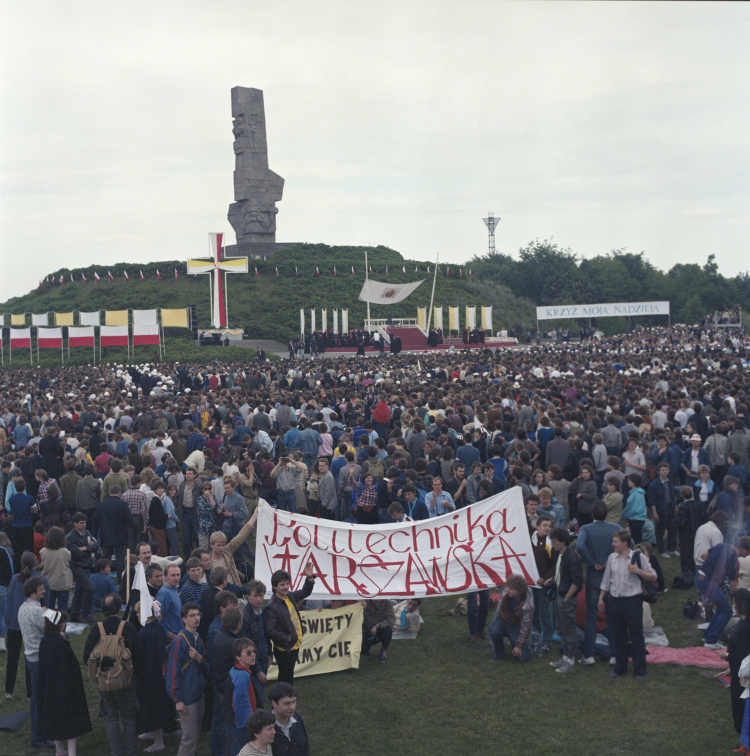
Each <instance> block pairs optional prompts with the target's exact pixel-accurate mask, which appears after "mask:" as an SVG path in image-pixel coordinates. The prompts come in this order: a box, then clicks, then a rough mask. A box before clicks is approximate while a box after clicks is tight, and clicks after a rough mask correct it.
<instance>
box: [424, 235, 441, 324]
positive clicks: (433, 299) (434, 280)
mask: <svg viewBox="0 0 750 756" xmlns="http://www.w3.org/2000/svg"><path fill="white" fill-rule="evenodd" d="M439 259H440V250H438V253H437V255H435V276H434V277H433V279H432V294H431V295H430V312H429V313H428V314H427V333H429V332H430V323H431V322H432V303H433V302H434V301H435V284H436V283H437V269H438V260H439Z"/></svg>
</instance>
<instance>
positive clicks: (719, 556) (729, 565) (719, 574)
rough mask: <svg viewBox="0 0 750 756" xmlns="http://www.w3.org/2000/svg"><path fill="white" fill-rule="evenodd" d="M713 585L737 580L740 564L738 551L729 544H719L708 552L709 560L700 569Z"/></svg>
mask: <svg viewBox="0 0 750 756" xmlns="http://www.w3.org/2000/svg"><path fill="white" fill-rule="evenodd" d="M698 570H699V571H700V572H702V573H703V574H704V575H705V576H706V577H707V578H708V580H709V581H710V582H711V583H712V584H713V585H721V584H722V583H723V582H724V580H725V579H728V580H729V581H730V582H733V581H735V580H737V577H738V576H739V574H740V562H739V560H738V559H737V551H736V549H735V548H734V546H732V545H730V544H728V543H719V544H717V545H716V546H712V547H711V548H710V549H709V550H708V558H707V559H706V561H705V562H703V564H702V565H701V566H700V567H699V568H698Z"/></svg>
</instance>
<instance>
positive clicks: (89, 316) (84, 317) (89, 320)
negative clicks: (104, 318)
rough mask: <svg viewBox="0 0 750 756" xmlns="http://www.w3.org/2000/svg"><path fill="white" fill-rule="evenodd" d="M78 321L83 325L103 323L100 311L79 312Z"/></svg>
mask: <svg viewBox="0 0 750 756" xmlns="http://www.w3.org/2000/svg"><path fill="white" fill-rule="evenodd" d="M78 322H79V323H80V324H81V325H82V326H98V325H99V324H100V323H101V317H100V316H99V312H98V311H97V312H79V313H78Z"/></svg>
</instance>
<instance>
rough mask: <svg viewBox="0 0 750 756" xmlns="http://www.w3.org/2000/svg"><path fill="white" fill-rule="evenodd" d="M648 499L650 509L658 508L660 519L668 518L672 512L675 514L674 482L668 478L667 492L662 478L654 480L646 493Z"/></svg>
mask: <svg viewBox="0 0 750 756" xmlns="http://www.w3.org/2000/svg"><path fill="white" fill-rule="evenodd" d="M646 497H647V499H648V505H649V506H650V507H656V514H658V515H659V517H666V516H667V514H668V513H669V512H670V511H671V512H672V513H673V514H674V510H675V503H676V502H675V492H674V487H673V485H672V482H671V481H670V480H669V478H667V485H666V490H665V488H664V484H663V483H662V482H661V478H656V480H652V481H651V483H650V484H649V486H648V490H647V491H646Z"/></svg>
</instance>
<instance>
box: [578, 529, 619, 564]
mask: <svg viewBox="0 0 750 756" xmlns="http://www.w3.org/2000/svg"><path fill="white" fill-rule="evenodd" d="M619 529H620V526H619V525H618V524H617V523H615V522H604V521H602V520H597V521H594V522H590V523H589V524H588V525H584V526H583V527H582V528H581V529H580V531H579V532H578V540H577V541H576V551H577V552H578V553H579V554H580V555H581V557H582V558H583V561H584V562H586V566H587V567H589V568H591V570H592V571H594V572H596V570H594V568H595V567H596V565H597V564H606V563H607V559H608V558H609V555H610V554H611V553H612V552H613V551H614V547H613V546H612V538H613V536H614V534H615V533H616V532H617V531H618V530H619ZM586 574H587V575H588V570H587V572H586ZM599 575H600V576H601V577H604V571H603V570H602V571H600V572H599Z"/></svg>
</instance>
